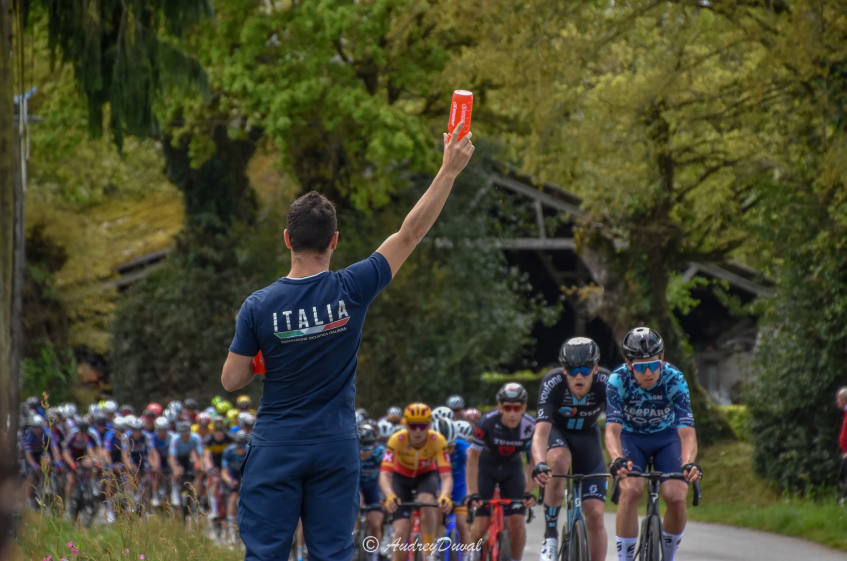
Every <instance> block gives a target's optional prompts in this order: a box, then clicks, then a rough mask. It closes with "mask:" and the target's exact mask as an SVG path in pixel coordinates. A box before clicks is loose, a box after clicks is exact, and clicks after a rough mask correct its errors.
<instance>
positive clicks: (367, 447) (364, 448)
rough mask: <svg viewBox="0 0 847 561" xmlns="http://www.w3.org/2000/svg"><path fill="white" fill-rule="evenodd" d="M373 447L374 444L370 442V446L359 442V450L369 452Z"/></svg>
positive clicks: (374, 446)
mask: <svg viewBox="0 0 847 561" xmlns="http://www.w3.org/2000/svg"><path fill="white" fill-rule="evenodd" d="M374 448H376V444H371V445H370V446H365V445H364V444H359V450H361V451H362V452H370V451H371V450H373V449H374Z"/></svg>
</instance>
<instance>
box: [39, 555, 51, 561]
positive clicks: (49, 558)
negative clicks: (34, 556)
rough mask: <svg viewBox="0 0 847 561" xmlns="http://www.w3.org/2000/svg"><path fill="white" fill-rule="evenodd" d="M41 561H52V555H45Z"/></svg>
mask: <svg viewBox="0 0 847 561" xmlns="http://www.w3.org/2000/svg"><path fill="white" fill-rule="evenodd" d="M41 561H53V556H52V555H48V556H47V557H44V558H43V559H42V560H41Z"/></svg>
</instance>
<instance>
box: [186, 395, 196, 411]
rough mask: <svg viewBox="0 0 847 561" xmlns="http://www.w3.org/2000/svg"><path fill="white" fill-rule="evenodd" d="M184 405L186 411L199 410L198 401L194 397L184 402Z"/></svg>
mask: <svg viewBox="0 0 847 561" xmlns="http://www.w3.org/2000/svg"><path fill="white" fill-rule="evenodd" d="M182 405H183V407H184V408H185V409H197V400H196V399H194V398H193V397H189V398H188V399H186V400H185V401H183V402H182Z"/></svg>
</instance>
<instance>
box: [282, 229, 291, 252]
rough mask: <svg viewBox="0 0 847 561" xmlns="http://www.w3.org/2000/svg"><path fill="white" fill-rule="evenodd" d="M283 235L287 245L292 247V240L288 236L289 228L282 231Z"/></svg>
mask: <svg viewBox="0 0 847 561" xmlns="http://www.w3.org/2000/svg"><path fill="white" fill-rule="evenodd" d="M282 237H283V238H285V247H287V248H288V249H291V240H290V239H289V238H288V228H286V229H285V230H284V231H283V232H282Z"/></svg>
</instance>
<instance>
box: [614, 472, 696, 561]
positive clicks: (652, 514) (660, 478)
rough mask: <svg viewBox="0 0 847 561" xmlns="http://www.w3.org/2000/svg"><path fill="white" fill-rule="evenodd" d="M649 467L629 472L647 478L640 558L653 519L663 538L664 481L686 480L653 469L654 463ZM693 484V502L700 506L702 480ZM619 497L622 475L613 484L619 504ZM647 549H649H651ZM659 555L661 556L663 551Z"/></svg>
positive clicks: (678, 475)
mask: <svg viewBox="0 0 847 561" xmlns="http://www.w3.org/2000/svg"><path fill="white" fill-rule="evenodd" d="M647 469H648V471H647V472H646V473H638V472H629V473H628V474H627V477H641V478H644V479H646V480H647V515H646V516H645V517H644V520H642V522H641V532H640V533H639V536H638V546H637V547H636V548H635V556H636V557H638V558H639V559H643V557H642V556H641V553H642V551H643V550H645V548H647V536H648V529H649V528H650V526H651V524H652V521H653V520H656V521H657V524H656V527H657V528H658V531H659V533H660V535H659V539H661V532H662V531H663V530H662V517H661V516H660V514H659V491H660V488H661V484H662V482H664V481H667V480H671V479H676V480H680V481H686V479H685V476H684V475H682V474H681V473H662V472H660V471H652V469H653V466H652V465H648V466H647ZM693 486H694V500H693V503H692V504H693V505H694V506H698V505H699V504H700V498H701V497H702V493H701V492H700V482H699V481H694V482H693ZM618 499H620V477H616V478H615V482H614V484H613V485H612V502H613V503H615V504H618ZM646 551H649V549H648V550H646ZM658 555H659V556H660V557H661V555H662V554H661V552H660V553H659V554H658Z"/></svg>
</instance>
